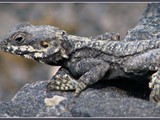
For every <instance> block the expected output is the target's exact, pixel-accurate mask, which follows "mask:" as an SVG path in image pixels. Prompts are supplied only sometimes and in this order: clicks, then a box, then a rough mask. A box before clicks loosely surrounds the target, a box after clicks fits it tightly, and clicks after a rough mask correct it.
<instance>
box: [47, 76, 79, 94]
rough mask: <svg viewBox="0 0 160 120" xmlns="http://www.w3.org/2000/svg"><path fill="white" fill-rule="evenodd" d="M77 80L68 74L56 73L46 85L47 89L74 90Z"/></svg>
mask: <svg viewBox="0 0 160 120" xmlns="http://www.w3.org/2000/svg"><path fill="white" fill-rule="evenodd" d="M77 84H78V82H77V81H76V80H74V79H73V78H71V77H70V76H69V75H68V74H64V75H61V74H57V75H56V76H55V77H54V80H52V81H51V82H50V83H48V85H47V90H48V91H51V90H75V89H76V85H77Z"/></svg>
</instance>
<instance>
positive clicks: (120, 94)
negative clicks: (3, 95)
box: [0, 80, 160, 117]
mask: <svg viewBox="0 0 160 120" xmlns="http://www.w3.org/2000/svg"><path fill="white" fill-rule="evenodd" d="M116 81H117V80H115V83H114V84H116V87H113V86H114V85H113V83H112V81H107V82H106V83H100V82H99V83H97V84H96V85H94V86H92V87H91V88H89V89H87V90H85V91H84V92H82V93H81V95H80V96H79V97H74V96H73V92H59V91H52V92H47V91H46V85H47V83H48V81H40V82H39V81H38V82H35V83H32V84H26V85H25V86H24V87H23V88H21V90H20V91H19V92H18V93H17V94H16V95H15V96H14V97H13V98H12V100H11V101H9V102H3V103H1V104H0V116H1V117H135V116H136V117H159V116H160V114H159V112H160V108H159V107H158V106H157V105H156V104H154V103H152V102H149V101H148V100H147V97H148V95H147V94H146V93H147V92H146V88H145V89H144V88H143V87H142V88H141V90H140V86H145V85H143V83H142V84H139V83H138V82H136V81H131V82H127V81H123V80H121V81H118V82H116ZM118 83H119V84H118ZM131 83H133V84H131ZM122 84H123V85H124V86H123V87H122ZM126 85H128V87H130V88H131V89H130V90H128V91H126V90H125V89H126ZM135 86H138V87H137V89H136V88H135ZM118 87H119V88H118ZM139 90H140V92H139V93H138V91H139ZM142 91H143V92H142ZM131 93H132V94H131ZM133 93H134V94H135V95H134V94H133ZM135 96H136V97H137V98H136V97H135ZM144 96H145V97H144ZM138 97H139V98H138ZM47 99H49V100H47Z"/></svg>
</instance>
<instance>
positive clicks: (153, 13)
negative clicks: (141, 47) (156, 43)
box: [124, 3, 160, 41]
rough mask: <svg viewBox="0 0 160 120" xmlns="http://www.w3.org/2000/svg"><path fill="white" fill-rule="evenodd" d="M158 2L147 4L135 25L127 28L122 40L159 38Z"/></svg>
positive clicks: (159, 15) (159, 9) (159, 14)
mask: <svg viewBox="0 0 160 120" xmlns="http://www.w3.org/2000/svg"><path fill="white" fill-rule="evenodd" d="M159 11H160V3H150V4H148V6H147V8H146V10H145V12H144V13H143V16H142V18H141V19H140V21H139V23H138V24H137V26H135V27H134V28H133V29H131V30H129V31H128V33H127V35H126V36H125V38H124V41H135V40H147V39H156V38H160V13H159Z"/></svg>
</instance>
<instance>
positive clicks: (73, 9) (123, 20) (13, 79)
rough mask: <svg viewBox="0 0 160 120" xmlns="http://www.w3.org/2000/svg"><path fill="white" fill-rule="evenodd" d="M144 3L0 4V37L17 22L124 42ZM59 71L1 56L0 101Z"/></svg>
mask: <svg viewBox="0 0 160 120" xmlns="http://www.w3.org/2000/svg"><path fill="white" fill-rule="evenodd" d="M146 5H147V3H0V37H3V36H4V35H5V34H6V33H7V32H8V31H9V29H10V28H11V27H12V26H14V25H15V24H17V23H20V22H30V23H32V24H34V25H45V24H48V25H52V26H56V27H60V28H61V29H64V30H65V31H67V32H68V33H69V34H76V35H79V36H87V37H90V36H96V35H99V34H102V33H105V32H109V31H110V32H118V33H120V35H121V40H123V38H124V36H125V34H126V33H127V31H128V30H129V29H131V28H133V27H134V26H135V25H136V24H137V22H138V21H139V19H140V18H141V16H142V13H143V12H144V10H145V7H146ZM57 68H58V67H52V66H48V65H43V64H40V63H36V62H34V61H32V60H28V59H24V58H21V57H18V56H13V55H10V54H7V53H3V52H0V101H3V100H5V101H7V100H9V99H11V98H12V97H13V96H14V95H15V93H16V92H17V91H18V90H19V89H20V88H21V87H22V86H23V85H25V84H29V83H32V82H34V81H38V80H39V81H42V80H47V79H49V78H51V76H52V75H53V74H54V73H55V72H56V70H57Z"/></svg>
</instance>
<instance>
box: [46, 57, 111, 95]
mask: <svg viewBox="0 0 160 120" xmlns="http://www.w3.org/2000/svg"><path fill="white" fill-rule="evenodd" d="M69 70H70V72H71V73H72V74H73V75H75V76H80V77H79V79H78V80H75V79H74V78H73V77H71V76H70V75H66V76H68V79H66V77H65V80H64V76H61V78H60V79H59V80H58V79H56V80H53V82H50V83H49V84H48V86H47V87H48V89H50V90H52V89H56V90H75V94H74V95H75V96H78V95H79V93H80V92H81V91H83V90H84V89H86V88H87V87H88V86H90V85H92V84H94V83H95V82H97V81H98V80H100V79H102V78H103V77H104V75H105V74H106V72H107V71H108V70H109V64H108V63H106V62H104V61H102V60H98V59H94V58H89V59H83V60H81V61H78V62H75V63H72V65H71V66H69ZM64 81H67V82H64Z"/></svg>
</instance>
